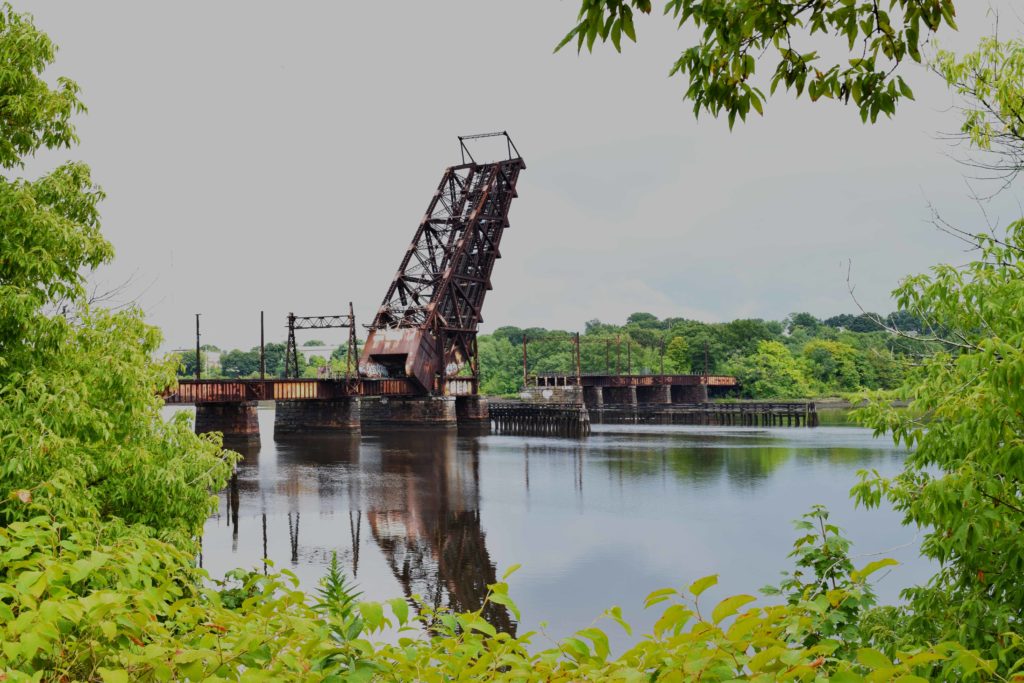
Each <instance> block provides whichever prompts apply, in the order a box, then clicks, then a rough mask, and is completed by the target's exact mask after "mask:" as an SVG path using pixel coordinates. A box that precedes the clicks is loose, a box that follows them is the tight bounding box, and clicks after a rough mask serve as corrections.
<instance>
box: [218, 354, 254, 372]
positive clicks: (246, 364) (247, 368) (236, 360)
mask: <svg viewBox="0 0 1024 683" xmlns="http://www.w3.org/2000/svg"><path fill="white" fill-rule="evenodd" d="M220 371H221V374H223V375H224V376H225V377H248V376H250V375H255V374H257V373H258V372H259V371H260V351H259V349H258V348H254V349H250V350H249V351H240V350H238V349H232V350H231V351H227V352H225V353H224V354H223V355H222V356H221V357H220Z"/></svg>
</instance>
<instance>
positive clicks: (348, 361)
mask: <svg viewBox="0 0 1024 683" xmlns="http://www.w3.org/2000/svg"><path fill="white" fill-rule="evenodd" d="M348 324H349V328H348V350H347V351H346V352H345V384H346V385H348V381H349V377H350V376H351V374H352V361H353V360H354V358H353V356H355V355H356V314H355V312H354V311H353V309H352V302H351V301H349V302H348Z"/></svg>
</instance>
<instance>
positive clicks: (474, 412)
mask: <svg viewBox="0 0 1024 683" xmlns="http://www.w3.org/2000/svg"><path fill="white" fill-rule="evenodd" d="M455 417H456V419H457V420H458V421H459V426H460V427H461V426H462V425H463V424H466V425H472V424H490V421H491V413H490V411H489V410H488V403H487V399H486V398H484V397H483V396H457V397H456V398H455Z"/></svg>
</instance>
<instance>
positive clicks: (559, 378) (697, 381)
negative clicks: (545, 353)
mask: <svg viewBox="0 0 1024 683" xmlns="http://www.w3.org/2000/svg"><path fill="white" fill-rule="evenodd" d="M535 379H536V382H537V386H540V387H575V386H584V387H657V386H698V385H701V384H704V385H707V386H709V387H735V386H739V381H738V380H737V379H736V378H735V377H731V376H729V375H600V374H592V375H591V374H583V375H580V376H579V377H577V376H576V375H564V374H557V373H540V374H538V375H536V377H535Z"/></svg>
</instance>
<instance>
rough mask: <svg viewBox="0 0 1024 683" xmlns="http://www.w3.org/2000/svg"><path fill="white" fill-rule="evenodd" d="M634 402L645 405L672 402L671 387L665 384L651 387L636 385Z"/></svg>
mask: <svg viewBox="0 0 1024 683" xmlns="http://www.w3.org/2000/svg"><path fill="white" fill-rule="evenodd" d="M636 402H637V403H643V404H647V405H651V404H660V405H668V404H670V403H672V387H671V386H669V385H667V384H661V385H657V386H652V387H637V388H636Z"/></svg>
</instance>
